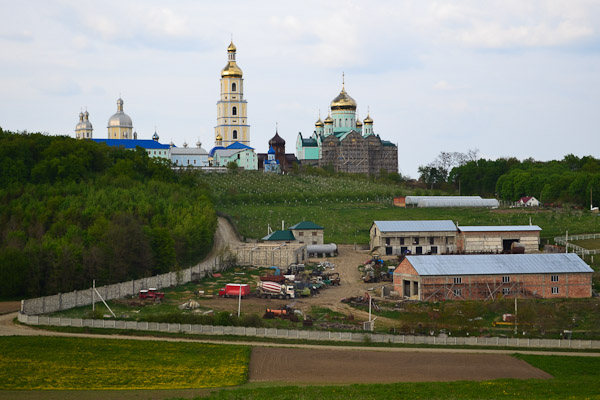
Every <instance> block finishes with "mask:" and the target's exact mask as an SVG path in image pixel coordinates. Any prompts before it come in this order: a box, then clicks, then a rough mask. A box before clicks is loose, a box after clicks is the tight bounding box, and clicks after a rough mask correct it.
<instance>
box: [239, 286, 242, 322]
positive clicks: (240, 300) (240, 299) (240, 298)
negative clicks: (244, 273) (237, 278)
mask: <svg viewBox="0 0 600 400" xmlns="http://www.w3.org/2000/svg"><path fill="white" fill-rule="evenodd" d="M238 293H239V296H238V318H239V317H240V310H241V308H242V284H241V283H240V287H239V290H238Z"/></svg>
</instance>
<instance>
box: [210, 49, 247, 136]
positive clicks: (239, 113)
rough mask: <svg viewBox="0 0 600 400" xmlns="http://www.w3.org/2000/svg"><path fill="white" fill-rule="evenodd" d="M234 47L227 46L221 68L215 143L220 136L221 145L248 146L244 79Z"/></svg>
mask: <svg viewBox="0 0 600 400" xmlns="http://www.w3.org/2000/svg"><path fill="white" fill-rule="evenodd" d="M235 53H236V47H235V45H234V44H233V42H231V44H230V45H229V47H227V65H225V68H223V69H222V70H221V98H220V99H219V101H217V126H215V144H216V140H217V138H218V137H219V136H220V137H221V138H222V146H224V147H227V146H229V145H230V144H232V143H235V142H240V143H243V144H245V145H247V146H250V125H248V118H247V102H246V100H244V79H243V78H242V76H243V73H242V70H241V69H240V67H238V65H237V63H236V61H235Z"/></svg>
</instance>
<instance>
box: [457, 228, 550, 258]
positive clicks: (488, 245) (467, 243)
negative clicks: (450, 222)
mask: <svg viewBox="0 0 600 400" xmlns="http://www.w3.org/2000/svg"><path fill="white" fill-rule="evenodd" d="M541 230H542V228H540V227H539V226H537V225H504V226H459V227H458V235H457V237H456V249H457V251H458V252H465V253H502V252H509V251H510V248H511V245H512V244H513V243H514V242H516V243H519V244H521V245H522V246H523V247H524V248H525V253H533V252H538V251H539V250H540V231H541Z"/></svg>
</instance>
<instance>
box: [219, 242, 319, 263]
mask: <svg viewBox="0 0 600 400" xmlns="http://www.w3.org/2000/svg"><path fill="white" fill-rule="evenodd" d="M229 250H230V252H231V253H232V255H233V256H234V257H235V261H236V263H237V264H238V265H254V266H256V267H270V266H276V267H280V268H287V267H288V266H289V265H290V264H302V263H304V261H305V260H306V259H307V258H308V257H307V252H306V244H298V243H245V244H243V245H239V246H235V247H232V248H230V249H229Z"/></svg>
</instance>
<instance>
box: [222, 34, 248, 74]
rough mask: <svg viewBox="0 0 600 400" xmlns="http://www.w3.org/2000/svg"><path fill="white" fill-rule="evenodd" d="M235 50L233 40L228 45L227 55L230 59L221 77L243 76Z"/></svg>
mask: <svg viewBox="0 0 600 400" xmlns="http://www.w3.org/2000/svg"><path fill="white" fill-rule="evenodd" d="M235 51H236V48H235V45H234V44H233V42H231V43H230V44H229V47H227V53H228V54H229V55H228V57H227V58H228V61H227V65H226V66H225V68H223V69H222V70H221V78H225V77H226V76H228V77H235V78H241V77H242V74H243V73H242V70H241V68H240V67H238V65H237V63H236V62H235Z"/></svg>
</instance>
